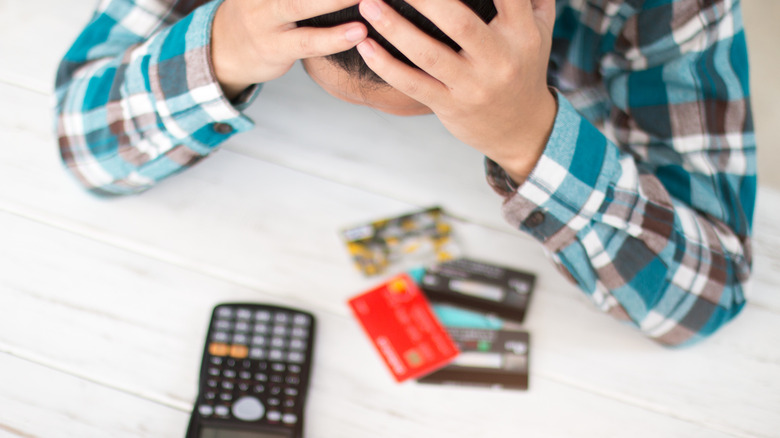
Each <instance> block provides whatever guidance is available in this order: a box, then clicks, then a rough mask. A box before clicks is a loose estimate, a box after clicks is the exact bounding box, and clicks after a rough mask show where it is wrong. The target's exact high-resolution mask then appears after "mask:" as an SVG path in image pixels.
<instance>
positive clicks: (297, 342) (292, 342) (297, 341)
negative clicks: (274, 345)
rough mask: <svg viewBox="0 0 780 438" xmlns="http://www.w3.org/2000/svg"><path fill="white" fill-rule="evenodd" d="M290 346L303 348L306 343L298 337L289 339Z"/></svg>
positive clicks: (297, 348)
mask: <svg viewBox="0 0 780 438" xmlns="http://www.w3.org/2000/svg"><path fill="white" fill-rule="evenodd" d="M290 348H291V349H293V350H303V349H304V348H306V343H305V342H303V341H302V340H300V339H291V340H290Z"/></svg>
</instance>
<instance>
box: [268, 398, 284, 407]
mask: <svg viewBox="0 0 780 438" xmlns="http://www.w3.org/2000/svg"><path fill="white" fill-rule="evenodd" d="M267 401H268V406H279V404H280V403H281V401H280V400H279V399H278V398H269V399H268V400H267Z"/></svg>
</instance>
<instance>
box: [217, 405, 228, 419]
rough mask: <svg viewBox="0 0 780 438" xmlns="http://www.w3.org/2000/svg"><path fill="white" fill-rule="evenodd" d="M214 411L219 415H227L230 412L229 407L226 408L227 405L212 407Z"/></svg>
mask: <svg viewBox="0 0 780 438" xmlns="http://www.w3.org/2000/svg"><path fill="white" fill-rule="evenodd" d="M214 413H216V414H217V415H219V416H220V417H227V415H228V414H229V413H230V409H228V407H227V406H222V405H219V406H217V407H215V408H214Z"/></svg>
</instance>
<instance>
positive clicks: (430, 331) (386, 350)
mask: <svg viewBox="0 0 780 438" xmlns="http://www.w3.org/2000/svg"><path fill="white" fill-rule="evenodd" d="M349 306H350V307H351V308H352V311H353V312H354V313H355V316H356V317H357V319H358V320H359V321H360V324H361V325H362V326H363V329H364V330H365V331H366V334H368V337H369V338H371V341H372V342H373V343H374V347H376V349H377V351H379V354H380V355H381V356H382V359H384V361H385V364H387V367H388V368H389V369H390V372H391V373H393V376H394V377H395V380H397V381H398V382H403V381H404V380H406V379H412V378H416V377H420V376H423V375H425V374H428V373H430V372H432V371H435V370H437V369H439V368H441V367H443V366H445V365H447V364H448V363H450V361H452V360H453V359H454V358H455V356H457V355H458V347H457V346H456V345H455V343H454V342H453V341H452V339H451V338H450V336H449V334H448V333H447V331H446V330H445V329H444V327H443V326H442V325H441V323H440V322H439V320H438V319H436V316H434V314H433V311H432V310H431V307H430V305H429V304H428V301H427V300H426V299H425V296H424V295H423V294H422V292H421V291H420V289H419V288H418V287H417V285H416V284H415V283H414V281H412V279H411V278H410V277H409V276H408V275H406V274H401V275H398V276H397V277H393V278H392V279H390V280H389V281H388V282H387V283H384V284H382V285H381V286H379V287H377V288H376V289H373V290H370V291H368V292H366V293H364V294H362V295H358V296H356V297H354V298H352V299H350V300H349Z"/></svg>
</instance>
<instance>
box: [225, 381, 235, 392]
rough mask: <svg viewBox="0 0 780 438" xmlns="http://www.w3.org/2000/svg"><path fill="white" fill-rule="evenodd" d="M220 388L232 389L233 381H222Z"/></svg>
mask: <svg viewBox="0 0 780 438" xmlns="http://www.w3.org/2000/svg"><path fill="white" fill-rule="evenodd" d="M222 388H224V389H228V390H230V389H233V382H227V381H225V382H222Z"/></svg>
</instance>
